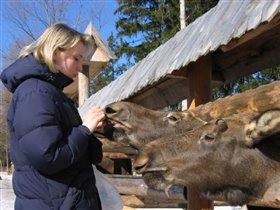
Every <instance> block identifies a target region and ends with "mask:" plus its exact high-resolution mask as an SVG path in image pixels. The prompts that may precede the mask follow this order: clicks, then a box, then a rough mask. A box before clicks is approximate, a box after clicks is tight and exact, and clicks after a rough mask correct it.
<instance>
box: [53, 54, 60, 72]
mask: <svg viewBox="0 0 280 210" xmlns="http://www.w3.org/2000/svg"><path fill="white" fill-rule="evenodd" d="M59 54H60V50H59V49H56V50H55V51H54V53H53V63H54V66H55V69H56V70H58V71H60V69H61V68H60V65H59V62H58V60H59Z"/></svg>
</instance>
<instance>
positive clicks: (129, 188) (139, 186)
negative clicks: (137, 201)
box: [108, 175, 186, 200]
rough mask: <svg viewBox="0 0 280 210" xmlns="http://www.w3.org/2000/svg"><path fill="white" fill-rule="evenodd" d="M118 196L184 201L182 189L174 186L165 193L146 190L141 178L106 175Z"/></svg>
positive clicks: (146, 187)
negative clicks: (118, 193) (116, 190)
mask: <svg viewBox="0 0 280 210" xmlns="http://www.w3.org/2000/svg"><path fill="white" fill-rule="evenodd" d="M108 177H109V178H110V180H111V181H112V182H113V183H114V185H115V186H116V188H117V189H118V191H119V192H120V194H124V195H135V196H142V197H145V196H147V197H149V198H153V199H168V200H186V199H185V196H184V194H183V192H184V187H183V186H179V185H174V186H172V187H171V188H170V189H168V191H167V192H164V191H158V190H153V189H150V188H148V186H147V185H146V184H145V182H144V180H143V179H142V177H136V176H129V175H128V176H123V175H111V176H110V175H108Z"/></svg>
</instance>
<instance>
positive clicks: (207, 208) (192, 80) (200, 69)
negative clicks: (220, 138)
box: [188, 55, 214, 210]
mask: <svg viewBox="0 0 280 210" xmlns="http://www.w3.org/2000/svg"><path fill="white" fill-rule="evenodd" d="M188 77H189V89H188V91H189V96H190V97H189V98H188V101H189V102H190V103H188V104H189V108H190V109H192V108H195V107H196V106H198V105H200V104H204V103H207V102H209V101H211V99H212V98H211V81H212V58H211V56H210V55H208V56H204V57H201V58H199V59H198V60H197V61H196V62H194V63H191V64H190V65H189V71H188ZM213 208H214V205H213V202H212V201H210V200H207V199H204V198H202V197H201V196H200V194H199V192H197V191H196V190H195V189H192V188H188V210H211V209H213Z"/></svg>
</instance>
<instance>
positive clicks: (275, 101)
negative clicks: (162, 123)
mask: <svg viewBox="0 0 280 210" xmlns="http://www.w3.org/2000/svg"><path fill="white" fill-rule="evenodd" d="M271 109H280V81H276V82H273V83H271V84H267V85H263V86H261V87H258V88H256V89H252V90H248V91H246V92H243V93H239V94H236V95H234V96H228V97H225V98H222V99H218V100H215V101H213V102H209V103H207V104H203V105H200V106H198V107H196V108H194V109H192V110H189V111H191V112H193V113H194V114H195V115H196V116H197V117H200V118H201V119H203V120H205V121H210V120H212V119H215V118H219V117H227V116H231V115H233V114H238V113H245V112H246V113H262V112H265V111H267V110H271Z"/></svg>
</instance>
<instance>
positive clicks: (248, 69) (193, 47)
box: [80, 0, 280, 115]
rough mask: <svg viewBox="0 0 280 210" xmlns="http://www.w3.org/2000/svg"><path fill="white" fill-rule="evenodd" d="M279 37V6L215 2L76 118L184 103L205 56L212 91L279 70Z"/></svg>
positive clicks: (272, 0)
mask: <svg viewBox="0 0 280 210" xmlns="http://www.w3.org/2000/svg"><path fill="white" fill-rule="evenodd" d="M279 33H280V0H257V1H256V0H243V1H228V0H220V2H219V3H218V4H217V5H216V7H214V8H212V9H211V10H209V11H208V12H207V13H205V14H204V15H202V16H201V17H199V18H197V19H196V20H195V21H194V22H193V23H191V24H189V25H188V26H187V27H186V28H184V29H183V30H181V31H179V32H178V33H177V34H176V35H175V36H174V37H173V38H171V39H170V40H169V41H167V42H166V43H164V44H163V45H161V46H160V47H158V48H157V49H155V50H154V51H152V52H151V53H149V54H148V55H147V57H145V58H144V59H143V60H141V61H140V62H138V63H137V64H135V65H134V66H133V67H131V68H130V69H129V70H127V71H126V72H125V73H124V74H123V75H121V76H120V77H119V78H118V79H116V80H115V81H113V82H112V83H110V84H109V85H108V86H106V87H104V88H103V89H102V90H100V91H98V92H97V93H95V94H94V95H92V96H91V97H90V98H89V99H88V100H87V101H86V102H85V103H84V104H83V106H81V108H80V113H81V115H83V113H84V112H85V111H86V110H87V109H88V108H89V107H92V106H94V105H97V104H98V105H101V106H105V105H107V104H109V103H111V102H115V101H121V100H129V101H133V102H136V103H138V104H142V105H144V106H146V107H148V108H155V109H156V108H161V107H164V106H167V105H170V104H172V103H175V102H178V101H180V100H183V99H185V98H187V97H188V93H187V91H184V88H185V89H186V83H188V67H189V65H190V64H194V65H195V64H196V62H197V60H198V59H200V58H201V57H205V56H210V57H211V60H212V65H213V72H212V74H213V76H212V84H213V86H216V85H220V84H223V83H225V82H229V81H232V80H234V79H238V78H240V77H241V76H244V75H247V74H251V73H253V72H256V71H260V70H263V69H265V68H268V67H272V66H274V65H279V64H280V47H279V46H280V44H279V43H280V38H279V37H280V36H279ZM202 76H203V75H202ZM198 82H199V81H198Z"/></svg>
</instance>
